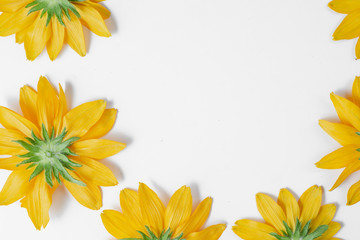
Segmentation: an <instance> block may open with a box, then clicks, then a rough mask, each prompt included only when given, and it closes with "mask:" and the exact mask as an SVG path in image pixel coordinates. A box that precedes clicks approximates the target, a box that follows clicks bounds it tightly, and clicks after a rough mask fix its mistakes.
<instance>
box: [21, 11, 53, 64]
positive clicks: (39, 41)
mask: <svg viewBox="0 0 360 240" xmlns="http://www.w3.org/2000/svg"><path fill="white" fill-rule="evenodd" d="M50 36H51V29H50V28H48V27H46V17H42V18H40V17H38V18H37V19H36V20H35V22H34V23H33V25H32V27H31V30H30V31H29V32H28V34H27V36H26V38H25V42H24V47H25V51H26V57H27V58H28V59H29V60H30V61H33V60H35V59H36V58H37V57H38V56H39V55H40V53H41V52H42V51H43V50H44V48H45V46H46V43H47V42H48V40H49V38H50Z"/></svg>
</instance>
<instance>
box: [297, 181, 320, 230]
mask: <svg viewBox="0 0 360 240" xmlns="http://www.w3.org/2000/svg"><path fill="white" fill-rule="evenodd" d="M321 202H322V189H321V187H319V186H316V185H315V186H312V187H311V188H309V189H308V190H306V191H305V192H304V193H303V194H302V195H301V197H300V199H299V207H300V211H301V216H300V222H301V223H302V225H305V224H306V223H307V222H308V221H311V220H313V219H314V218H315V217H316V216H317V215H318V213H319V211H320V207H321Z"/></svg>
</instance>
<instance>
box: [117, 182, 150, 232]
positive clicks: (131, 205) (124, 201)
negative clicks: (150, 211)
mask: <svg viewBox="0 0 360 240" xmlns="http://www.w3.org/2000/svg"><path fill="white" fill-rule="evenodd" d="M120 205H121V209H122V211H123V213H124V215H125V216H126V217H127V218H128V219H129V224H131V225H132V227H133V228H134V229H137V230H138V231H141V232H146V229H145V224H144V223H143V219H142V215H141V208H140V200H139V193H138V192H137V191H134V190H131V189H124V190H122V191H121V192H120Z"/></svg>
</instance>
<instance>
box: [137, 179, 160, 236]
mask: <svg viewBox="0 0 360 240" xmlns="http://www.w3.org/2000/svg"><path fill="white" fill-rule="evenodd" d="M139 199H140V200H139V202H140V208H141V213H142V216H143V221H144V223H145V226H148V227H150V229H151V230H152V231H153V232H154V233H155V234H160V233H161V232H162V231H163V230H164V214H165V207H164V204H163V203H162V202H161V200H160V198H159V197H158V195H157V194H156V193H155V192H154V191H153V190H151V189H150V188H149V187H148V186H146V185H145V184H143V183H140V185H139Z"/></svg>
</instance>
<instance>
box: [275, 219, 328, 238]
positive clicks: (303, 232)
mask: <svg viewBox="0 0 360 240" xmlns="http://www.w3.org/2000/svg"><path fill="white" fill-rule="evenodd" d="M310 222H311V221H308V222H307V223H306V224H305V226H304V227H303V228H302V229H301V223H300V221H299V219H297V220H296V226H295V231H292V229H291V228H290V227H289V225H288V224H287V223H286V222H285V221H284V222H283V223H284V226H285V229H286V232H285V231H283V236H280V235H279V234H277V233H270V235H271V236H274V237H275V238H276V239H278V240H314V239H316V238H318V237H320V236H322V235H323V234H324V233H325V232H326V231H327V230H328V228H329V226H328V225H321V226H319V227H318V228H317V229H315V231H312V229H310Z"/></svg>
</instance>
